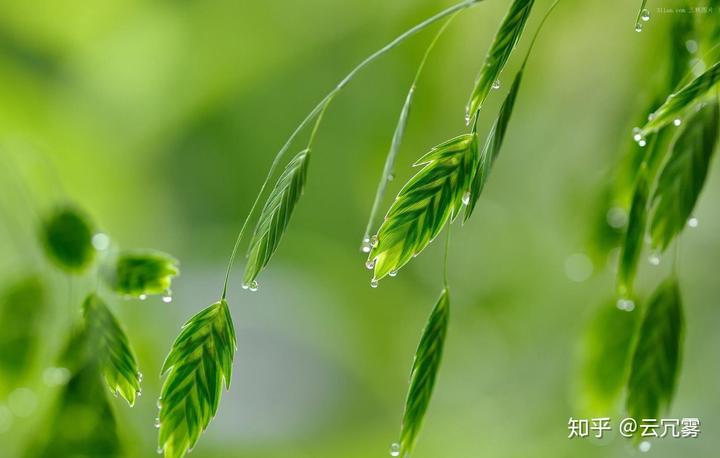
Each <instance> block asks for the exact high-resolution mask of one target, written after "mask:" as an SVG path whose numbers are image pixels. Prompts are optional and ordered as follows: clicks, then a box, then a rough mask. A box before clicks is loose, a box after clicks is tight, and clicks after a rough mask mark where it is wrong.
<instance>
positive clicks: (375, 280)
mask: <svg viewBox="0 0 720 458" xmlns="http://www.w3.org/2000/svg"><path fill="white" fill-rule="evenodd" d="M378 283H379V282H378V281H377V279H375V278H373V279H372V280H370V287H371V288H377V287H378Z"/></svg>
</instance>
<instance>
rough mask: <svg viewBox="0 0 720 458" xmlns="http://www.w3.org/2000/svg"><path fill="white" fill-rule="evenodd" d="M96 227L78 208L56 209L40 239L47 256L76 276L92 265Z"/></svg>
mask: <svg viewBox="0 0 720 458" xmlns="http://www.w3.org/2000/svg"><path fill="white" fill-rule="evenodd" d="M93 231H94V229H93V226H92V224H91V223H90V220H89V219H88V218H87V217H86V216H85V215H84V214H82V213H81V212H80V211H79V210H77V209H76V208H73V207H70V206H67V207H62V208H58V209H56V210H55V211H54V212H53V213H52V214H51V215H50V216H49V217H48V218H47V219H46V220H45V221H44V223H43V225H42V230H41V238H42V242H43V246H44V247H45V253H46V254H47V256H48V258H49V259H50V260H52V261H53V262H54V263H55V264H56V265H57V266H58V267H60V268H61V269H63V270H65V271H68V272H73V273H77V272H80V271H82V270H84V269H85V268H87V266H88V265H89V264H90V263H91V262H92V260H93V259H94V257H95V249H94V248H93V246H92V236H93Z"/></svg>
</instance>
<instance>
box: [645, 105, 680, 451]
mask: <svg viewBox="0 0 720 458" xmlns="http://www.w3.org/2000/svg"><path fill="white" fill-rule="evenodd" d="M680 124H682V119H680V118H675V119H674V120H673V125H675V126H676V127H677V126H679V125H680ZM648 443H649V442H648Z"/></svg>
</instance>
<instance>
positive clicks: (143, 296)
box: [138, 294, 147, 301]
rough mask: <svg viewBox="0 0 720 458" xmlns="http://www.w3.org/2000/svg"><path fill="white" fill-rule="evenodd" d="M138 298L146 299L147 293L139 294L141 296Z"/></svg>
mask: <svg viewBox="0 0 720 458" xmlns="http://www.w3.org/2000/svg"><path fill="white" fill-rule="evenodd" d="M138 299H140V300H141V301H144V300H145V299H147V294H141V295H139V296H138Z"/></svg>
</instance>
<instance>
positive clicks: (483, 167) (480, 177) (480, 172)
mask: <svg viewBox="0 0 720 458" xmlns="http://www.w3.org/2000/svg"><path fill="white" fill-rule="evenodd" d="M522 74H523V72H522V70H520V71H519V72H518V74H517V75H515V80H514V81H513V84H512V87H510V92H508V95H507V97H506V98H505V101H504V102H503V104H502V106H501V107H500V112H499V113H498V117H497V119H495V122H494V123H493V125H492V128H490V133H488V136H487V139H486V140H485V145H484V146H483V149H482V151H481V153H480V157H479V158H478V161H477V165H476V169H475V171H474V172H473V179H472V183H471V184H470V202H468V205H467V207H465V216H464V217H463V219H464V220H465V221H467V220H468V218H470V215H472V212H473V210H474V209H475V204H477V201H478V198H480V193H481V192H482V190H483V188H484V187H485V183H486V182H487V179H488V176H489V175H490V171H491V170H492V166H493V164H494V163H495V158H497V156H498V154H500V148H501V147H502V143H503V140H504V138H505V132H506V131H507V127H508V124H509V123H510V117H511V116H512V111H513V106H514V105H515V98H516V97H517V93H518V90H519V89H520V81H521V80H522Z"/></svg>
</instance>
